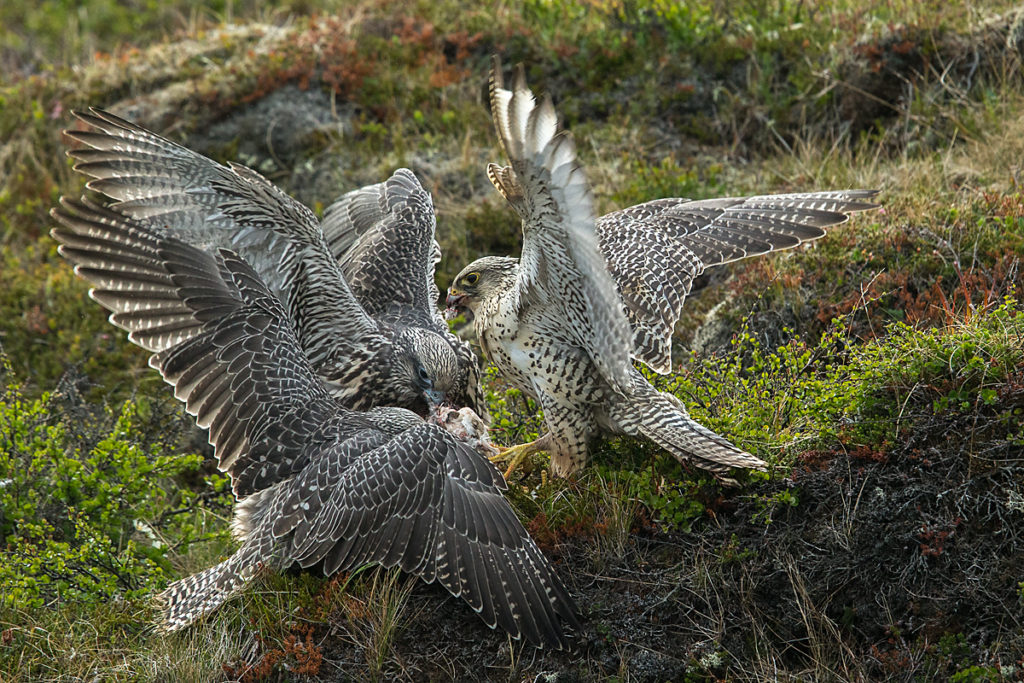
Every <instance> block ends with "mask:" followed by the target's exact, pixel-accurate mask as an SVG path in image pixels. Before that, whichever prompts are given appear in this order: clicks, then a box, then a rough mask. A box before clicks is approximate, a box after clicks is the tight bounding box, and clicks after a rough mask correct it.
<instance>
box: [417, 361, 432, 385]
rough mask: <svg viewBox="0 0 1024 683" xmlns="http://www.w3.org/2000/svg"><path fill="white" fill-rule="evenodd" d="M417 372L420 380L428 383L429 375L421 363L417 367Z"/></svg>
mask: <svg viewBox="0 0 1024 683" xmlns="http://www.w3.org/2000/svg"><path fill="white" fill-rule="evenodd" d="M418 372H419V376H420V379H421V380H422V381H424V382H427V383H428V384H429V383H430V375H429V374H427V369H426V368H425V367H423V366H422V365H421V366H420V367H419V370H418Z"/></svg>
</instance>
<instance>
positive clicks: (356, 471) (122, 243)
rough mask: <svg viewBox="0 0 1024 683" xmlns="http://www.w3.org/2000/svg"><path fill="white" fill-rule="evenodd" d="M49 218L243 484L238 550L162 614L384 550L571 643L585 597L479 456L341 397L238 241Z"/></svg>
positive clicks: (181, 613) (529, 634) (371, 557)
mask: <svg viewBox="0 0 1024 683" xmlns="http://www.w3.org/2000/svg"><path fill="white" fill-rule="evenodd" d="M53 215H54V217H55V218H56V219H57V220H58V221H59V222H60V223H61V224H62V226H63V227H60V228H56V229H54V231H53V236H54V237H55V238H56V239H57V240H58V241H59V242H60V243H61V245H62V246H61V248H60V251H61V253H62V255H64V256H65V257H66V258H67V259H68V260H69V261H71V262H72V263H74V264H75V270H76V272H77V273H78V274H79V275H80V276H82V277H83V278H85V279H86V280H88V281H89V282H90V283H92V284H93V285H94V287H95V289H94V290H92V292H91V295H92V297H93V298H94V299H95V300H96V301H98V302H100V303H101V304H102V305H103V306H104V307H106V308H107V309H108V310H110V311H111V314H112V315H111V321H112V322H113V323H114V324H116V325H118V326H120V327H122V328H124V329H126V330H128V331H129V338H130V339H131V340H132V341H134V342H135V343H138V344H139V345H141V346H143V347H144V348H146V349H148V350H150V351H151V352H153V355H152V356H151V358H150V365H152V366H153V367H154V368H156V369H157V370H159V371H160V373H161V374H162V375H163V377H164V379H165V380H166V381H167V382H168V383H170V384H171V385H173V386H174V392H175V396H177V397H178V398H179V399H180V400H181V401H183V402H184V403H185V406H186V409H187V410H188V412H189V413H191V414H192V415H194V416H195V417H196V420H197V422H198V423H199V424H201V425H204V426H207V427H209V430H210V442H211V443H212V444H213V445H214V447H215V450H216V454H217V458H218V465H219V467H220V468H221V470H223V471H225V472H227V473H228V474H229V475H230V476H231V480H232V486H233V490H234V492H235V494H236V495H237V496H238V498H239V500H238V503H237V504H236V507H235V518H234V522H233V530H234V532H235V535H236V537H237V538H238V540H239V542H240V546H239V548H238V550H237V551H236V552H235V553H234V554H233V555H232V556H231V557H230V558H228V559H227V560H225V561H224V562H221V563H220V564H218V565H216V566H214V567H211V568H209V569H206V570H204V571H202V572H199V573H198V574H195V575H193V576H191V577H188V578H186V579H183V580H181V581H176V582H174V583H172V584H171V585H170V586H169V587H168V588H167V590H166V591H165V592H164V594H163V595H162V596H161V598H162V602H163V622H162V625H163V627H164V628H166V629H168V630H176V629H179V628H182V627H184V626H187V625H188V624H190V623H191V622H193V621H194V620H196V619H198V618H200V617H202V616H203V615H205V614H207V613H209V612H211V611H213V610H214V609H216V608H217V607H218V606H219V605H220V604H222V603H223V602H224V601H225V600H227V599H228V598H229V597H230V596H231V595H232V594H233V593H235V592H236V591H238V590H240V589H241V588H243V587H244V586H245V585H246V584H247V583H248V582H249V581H250V580H251V579H252V578H254V577H255V576H256V575H257V574H258V573H259V572H261V571H265V570H267V569H281V568H284V567H288V566H291V565H298V566H300V567H304V568H309V567H313V566H317V567H322V568H323V571H325V572H326V573H327V574H328V575H330V574H334V573H336V572H338V571H351V570H355V569H357V568H360V567H362V566H364V565H366V564H379V565H381V566H383V567H399V568H401V569H402V570H403V571H406V572H409V573H411V574H414V575H416V576H419V577H420V578H422V579H423V580H424V581H426V582H428V583H431V582H434V581H437V582H439V583H440V584H441V585H443V586H444V587H445V588H446V589H447V590H448V591H449V592H450V593H451V594H452V595H454V596H457V597H461V598H462V599H463V600H465V601H466V602H467V603H468V604H469V605H470V606H471V607H472V608H473V609H474V610H475V611H477V612H478V613H479V614H480V615H481V617H482V618H483V619H484V621H485V622H486V623H487V624H488V625H489V626H491V627H492V628H493V627H500V628H502V629H503V630H505V631H506V632H507V633H509V634H510V635H511V636H513V637H515V638H523V639H525V640H526V641H528V642H530V643H532V644H534V645H548V646H552V647H564V646H566V644H567V640H566V635H565V629H566V627H576V626H577V625H578V623H577V613H576V609H575V606H574V604H573V602H572V599H571V597H570V596H569V595H568V593H567V592H566V590H565V588H564V586H563V585H562V583H561V582H560V581H559V579H558V577H557V576H556V575H555V574H554V572H553V570H552V568H551V566H550V564H549V563H548V562H547V560H546V558H545V557H544V556H543V554H542V553H541V552H540V550H539V549H538V548H537V546H536V544H534V543H533V541H532V540H531V539H530V537H529V535H528V534H527V533H526V531H525V529H523V527H522V525H521V524H520V523H519V521H518V519H517V518H516V516H515V513H514V512H513V510H512V508H511V507H510V506H509V504H508V502H507V501H506V499H505V498H504V496H503V495H502V491H504V490H505V482H504V480H503V479H502V478H501V475H500V474H499V473H498V472H497V471H496V470H495V469H494V466H493V465H491V464H490V463H489V462H488V461H487V460H486V459H485V458H484V457H483V456H482V455H481V454H480V453H479V452H477V451H476V450H474V449H473V448H471V447H470V446H469V445H467V444H466V443H465V442H463V441H461V440H460V439H458V438H456V437H455V436H453V435H452V434H451V433H449V432H448V431H446V430H445V429H444V428H443V427H442V426H441V425H440V424H438V423H434V422H423V421H422V420H421V419H420V418H418V417H417V416H416V415H415V414H414V413H412V412H410V411H407V410H404V409H401V408H376V409H374V410H371V411H369V412H365V413H360V412H354V411H351V410H348V409H346V408H344V407H342V406H341V405H340V404H339V403H338V402H337V401H336V400H335V399H334V398H333V397H332V396H331V395H330V394H329V393H328V391H327V389H326V387H325V386H324V384H323V383H322V381H321V380H320V378H319V377H318V376H317V375H316V374H315V373H314V371H313V368H312V366H311V365H310V364H309V362H308V360H307V359H306V357H305V355H304V354H303V352H302V349H301V347H300V345H299V341H298V338H297V335H296V333H295V329H294V327H293V324H292V322H291V319H290V316H289V315H288V313H287V311H286V310H285V308H284V307H283V306H282V305H281V303H280V302H279V301H278V300H277V298H276V297H275V296H274V294H273V293H272V292H271V291H270V290H269V289H268V287H267V286H266V285H265V283H264V282H262V280H261V278H260V275H259V274H258V273H257V272H256V271H255V270H254V269H253V268H251V267H250V266H249V264H248V263H246V262H245V260H244V259H242V258H241V257H240V256H239V255H238V254H236V253H235V252H232V251H230V250H226V249H220V250H218V251H217V252H216V253H210V252H206V251H203V250H200V249H198V248H196V247H193V246H190V245H188V244H185V243H184V242H182V241H180V240H177V239H175V238H174V237H170V236H168V235H167V234H166V233H165V232H163V231H160V230H155V229H153V228H152V226H150V225H149V224H148V223H147V222H146V221H140V220H134V219H131V218H129V217H127V216H124V215H121V214H119V213H118V212H116V211H113V210H110V209H106V208H101V207H97V206H93V205H90V204H87V203H79V202H72V201H65V202H63V208H62V209H59V210H56V211H54V213H53Z"/></svg>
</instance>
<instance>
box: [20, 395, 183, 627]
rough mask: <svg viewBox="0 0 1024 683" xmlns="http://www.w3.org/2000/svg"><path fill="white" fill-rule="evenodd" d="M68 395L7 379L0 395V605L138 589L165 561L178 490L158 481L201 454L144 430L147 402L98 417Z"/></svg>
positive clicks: (155, 577)
mask: <svg viewBox="0 0 1024 683" xmlns="http://www.w3.org/2000/svg"><path fill="white" fill-rule="evenodd" d="M67 401H68V399H67V397H66V396H61V395H59V394H53V393H45V394H43V395H42V396H41V397H39V398H35V399H32V398H28V397H26V396H25V395H24V393H23V392H22V390H21V388H20V387H19V386H18V385H17V384H14V383H12V382H10V379H9V378H8V383H7V384H6V386H5V388H4V390H3V394H2V396H0V425H2V428H0V537H2V538H3V540H4V543H5V547H4V548H3V550H0V586H2V588H0V609H26V608H39V607H42V606H44V605H53V604H55V603H58V602H66V601H73V602H80V603H92V602H95V601H104V600H108V599H110V598H111V597H113V596H114V595H123V596H125V597H128V598H131V597H133V596H136V595H144V594H148V593H150V592H152V591H153V590H154V588H158V587H159V586H160V585H162V581H163V576H164V571H165V570H166V569H167V568H168V564H167V562H166V560H165V555H166V552H167V548H168V544H167V540H166V539H163V538H161V537H160V536H158V535H157V534H162V533H163V532H165V531H166V529H165V528H164V527H165V526H166V524H165V522H166V520H163V519H162V518H161V515H162V513H164V512H166V511H167V510H170V509H174V508H176V507H178V506H179V505H182V504H183V496H182V495H181V494H180V493H178V492H176V491H174V490H173V489H171V490H170V491H168V490H167V489H165V488H164V487H163V486H161V482H163V481H166V480H167V479H168V478H170V477H174V476H176V475H179V474H181V473H183V472H187V471H191V470H194V469H195V468H196V466H197V465H198V463H199V461H200V458H199V457H198V456H195V455H177V454H173V452H172V451H169V450H168V444H167V443H166V442H163V441H162V440H156V441H154V440H153V435H152V434H149V435H146V434H145V432H146V429H145V428H146V426H147V420H146V419H145V418H146V417H147V416H148V414H149V411H150V406H149V403H148V401H145V400H143V399H140V400H138V401H136V402H131V401H129V402H126V403H124V404H123V405H122V406H121V407H120V408H119V409H118V410H116V411H105V412H104V413H103V414H98V415H97V414H95V413H94V412H93V411H88V410H84V409H83V410H73V409H72V410H69V405H68V404H67ZM147 441H148V442H149V443H147ZM186 497H187V496H186ZM186 506H187V504H186ZM186 535H187V534H186ZM179 536H180V534H178V535H176V539H175V540H178V537H179Z"/></svg>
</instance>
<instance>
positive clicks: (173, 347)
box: [52, 201, 337, 496]
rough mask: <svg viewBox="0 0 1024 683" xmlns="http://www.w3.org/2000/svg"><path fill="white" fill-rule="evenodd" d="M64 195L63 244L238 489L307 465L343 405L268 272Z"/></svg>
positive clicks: (244, 491) (57, 232) (59, 235)
mask: <svg viewBox="0 0 1024 683" xmlns="http://www.w3.org/2000/svg"><path fill="white" fill-rule="evenodd" d="M62 204H63V208H61V209H57V210H55V211H54V212H53V216H54V218H56V219H57V220H58V221H59V222H60V223H61V224H62V225H64V226H65V227H64V228H56V229H54V230H53V232H52V234H53V236H54V238H55V239H57V240H58V241H59V242H61V247H60V253H61V254H62V255H63V256H64V257H65V258H67V259H68V260H69V261H71V262H72V263H74V264H75V272H76V273H77V274H78V275H80V276H82V277H83V278H85V279H86V280H88V281H89V282H90V283H92V284H93V285H94V287H95V288H94V289H93V290H92V291H90V296H92V298H93V299H95V300H96V301H97V302H99V303H100V304H102V305H103V306H104V307H105V308H107V309H108V310H110V311H111V313H112V315H111V317H110V320H111V322H112V323H114V324H115V325H117V326H118V327H121V328H122V329H125V330H127V331H128V332H129V339H130V340H131V341H133V342H134V343H136V344H138V345H140V346H142V347H143V348H145V349H147V350H149V351H152V352H153V355H152V356H151V358H150V365H152V366H153V367H154V368H156V369H157V370H159V371H160V372H161V374H162V375H163V376H164V379H165V380H167V381H168V382H169V383H170V384H173V385H174V389H175V391H174V393H175V396H176V397H177V398H178V399H180V400H181V401H183V402H184V403H185V407H186V410H187V411H188V412H189V413H190V414H192V415H195V417H196V422H197V424H198V425H199V426H200V427H203V428H209V430H210V443H211V444H213V446H214V447H215V449H216V454H217V459H218V464H219V466H220V468H221V470H223V471H226V472H228V473H229V474H230V475H231V477H232V482H233V487H234V490H235V493H236V494H237V495H239V496H245V495H248V494H250V493H252V492H254V491H257V490H260V489H263V488H266V487H267V486H270V485H272V484H274V483H276V482H278V481H281V480H282V479H284V478H286V477H287V476H290V475H291V474H292V473H294V472H296V471H298V470H300V469H301V468H302V467H303V466H304V465H305V460H306V457H307V456H306V455H305V453H304V451H303V449H304V448H305V443H306V439H307V437H308V435H309V434H310V433H312V430H314V429H317V428H319V425H320V424H321V423H322V422H323V421H324V420H325V419H326V418H327V417H328V416H330V415H333V414H334V413H335V412H336V410H337V408H336V406H335V404H334V401H333V399H331V397H330V395H329V394H328V393H327V390H326V389H325V388H324V385H323V383H322V382H320V381H319V379H318V378H317V377H316V375H315V374H314V373H313V370H312V367H311V366H310V365H309V362H308V360H307V359H306V357H305V356H304V355H303V353H302V350H301V348H300V346H299V344H298V340H297V339H296V337H295V333H294V331H293V329H292V326H291V323H290V322H289V319H288V316H287V313H286V312H285V310H284V309H283V308H282V306H281V304H280V303H279V302H278V300H277V299H276V298H275V297H274V296H273V295H272V294H271V293H270V291H269V290H268V289H267V287H266V285H265V284H264V283H263V282H262V281H261V280H260V277H259V275H258V274H257V273H256V272H255V271H254V270H253V269H252V268H251V267H250V266H249V265H248V264H247V263H245V261H244V260H242V259H241V258H240V257H238V256H237V255H236V254H234V253H233V252H230V251H228V250H222V251H221V252H220V254H219V255H217V256H214V255H212V254H210V253H207V252H205V251H203V250H201V249H198V248H196V247H193V246H190V245H188V244H185V243H184V242H181V241H180V240H177V239H175V238H173V237H169V236H167V235H165V234H163V233H161V232H160V231H157V230H153V229H151V228H149V227H148V226H146V225H145V224H143V223H140V222H138V221H131V220H130V219H126V218H125V217H124V216H121V215H119V214H117V213H116V212H113V211H110V210H107V209H102V208H99V207H95V206H91V205H87V204H84V203H78V202H73V201H64V202H62Z"/></svg>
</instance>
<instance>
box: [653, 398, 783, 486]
mask: <svg viewBox="0 0 1024 683" xmlns="http://www.w3.org/2000/svg"><path fill="white" fill-rule="evenodd" d="M650 392H651V396H650V397H648V400H646V401H645V402H646V404H647V405H646V406H645V408H644V413H643V416H642V417H641V423H640V428H639V431H640V434H642V435H643V436H646V437H647V438H648V439H651V440H652V441H654V442H655V443H657V444H658V445H660V446H661V447H662V448H664V449H665V450H667V451H668V452H669V453H671V454H672V455H674V456H675V457H676V459H678V460H680V461H682V462H685V461H687V460H689V461H692V462H693V464H695V465H697V466H698V467H700V468H702V469H705V470H708V471H710V472H713V473H715V474H718V475H724V474H726V473H727V472H728V471H729V470H730V469H731V468H733V467H743V468H747V469H756V470H762V471H763V470H765V469H766V467H767V465H766V464H765V462H764V461H763V460H761V459H760V458H757V457H755V456H753V455H751V454H750V453H747V452H746V451H744V450H742V449H740V448H737V447H736V446H734V445H732V444H731V443H729V442H728V441H727V440H726V439H725V438H724V437H722V436H720V435H718V434H716V433H715V432H713V431H711V430H710V429H708V428H707V427H705V426H704V425H702V424H700V423H699V422H697V421H696V420H694V419H693V418H692V417H690V415H689V414H688V413H687V412H686V408H685V407H684V406H683V404H682V403H681V402H680V401H679V399H677V398H676V397H675V396H672V395H671V394H666V393H664V392H660V391H657V390H655V389H654V387H650Z"/></svg>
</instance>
